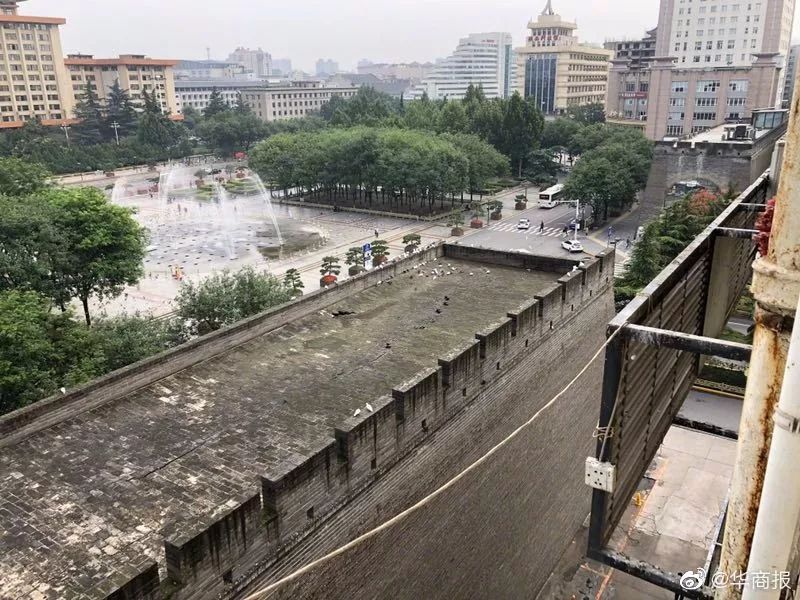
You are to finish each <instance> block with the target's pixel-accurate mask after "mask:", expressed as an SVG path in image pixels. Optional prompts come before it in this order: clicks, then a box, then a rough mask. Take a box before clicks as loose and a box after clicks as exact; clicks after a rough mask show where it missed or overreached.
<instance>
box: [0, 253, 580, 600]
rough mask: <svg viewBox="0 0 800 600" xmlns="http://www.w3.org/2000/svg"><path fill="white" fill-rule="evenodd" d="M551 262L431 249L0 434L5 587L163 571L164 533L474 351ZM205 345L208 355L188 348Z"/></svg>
mask: <svg viewBox="0 0 800 600" xmlns="http://www.w3.org/2000/svg"><path fill="white" fill-rule="evenodd" d="M445 248H446V247H445ZM437 255H438V256H439V258H438V259H437V258H435V257H436V256H437ZM524 260H526V261H527V260H532V259H529V258H525V259H524ZM549 260H550V261H551V262H552V261H553V259H549ZM555 262H557V263H559V264H558V266H555V265H550V268H558V269H560V270H561V271H562V272H561V273H556V272H549V271H537V270H536V269H533V270H532V269H525V268H513V267H510V266H501V265H499V264H487V263H486V262H472V261H468V260H459V259H455V258H452V257H447V256H446V255H444V254H442V252H441V247H440V248H434V249H432V250H429V251H426V253H424V254H421V255H418V256H415V257H414V258H411V259H407V260H405V261H403V262H400V263H398V264H397V266H396V267H395V266H394V265H393V266H392V267H391V268H390V269H387V270H386V275H382V272H374V273H369V274H366V275H364V276H362V279H360V280H359V279H356V280H350V281H348V282H345V284H343V286H344V285H349V286H350V287H347V288H344V287H341V286H340V287H341V290H340V291H341V294H342V295H339V296H333V297H334V298H339V300H338V301H335V302H334V303H332V304H325V303H324V300H325V298H326V297H330V296H325V295H324V294H330V293H332V292H330V291H329V292H321V291H320V292H313V293H312V294H310V295H307V296H305V297H304V298H303V299H301V300H300V301H299V303H298V304H295V305H291V306H289V307H285V308H282V309H278V311H283V310H286V311H288V310H290V309H291V310H295V309H297V310H300V309H302V310H303V311H304V312H303V313H302V314H300V315H299V316H297V317H296V318H292V317H291V315H292V314H294V313H288V314H289V316H287V315H286V314H284V313H282V312H278V316H280V317H282V318H281V319H279V320H275V321H270V323H274V324H273V325H271V326H270V327H271V328H266V326H265V325H263V323H264V321H263V320H260V319H263V318H264V317H263V316H262V317H257V318H256V319H255V320H253V321H252V322H251V323H248V324H245V325H240V326H237V327H235V328H234V333H231V332H218V333H217V334H212V336H210V338H211V339H210V340H209V339H205V340H201V341H200V342H197V343H195V344H194V345H193V346H192V347H191V348H190V349H189V350H188V351H186V350H184V354H183V355H181V354H180V351H181V349H178V351H177V354H176V351H172V354H171V355H170V356H169V357H168V358H169V359H170V360H176V356H177V357H178V360H180V356H185V355H186V354H185V353H186V352H195V353H194V354H191V360H193V361H194V362H191V363H189V364H187V365H185V366H184V368H182V369H181V370H175V369H173V371H172V372H171V374H169V372H167V373H164V374H163V375H164V376H163V377H162V378H156V377H153V382H152V383H149V384H148V385H142V383H139V385H138V387H136V386H135V385H133V384H131V385H130V386H129V385H121V384H120V385H118V387H117V388H115V389H117V390H124V391H120V392H117V393H116V394H115V393H114V392H113V391H112V392H105V393H106V394H107V395H108V396H109V397H108V398H104V399H103V400H102V402H100V403H98V404H96V405H93V407H91V408H84V409H83V410H78V409H72V410H73V411H74V414H73V413H72V412H70V413H66V414H62V415H61V416H60V417H59V418H58V419H54V418H52V416H49V413H47V412H40V413H36V415H37V416H38V417H39V418H44V419H45V420H46V421H47V422H45V423H44V424H42V425H41V426H40V427H39V429H38V430H37V429H35V428H34V429H33V430H28V431H26V432H24V433H23V434H20V433H18V432H17V431H16V430H12V431H11V434H9V435H5V436H4V437H3V438H0V446H5V447H3V450H2V452H1V453H0V531H2V532H3V535H2V536H0V565H1V568H0V589H2V590H3V593H4V594H8V595H10V596H11V597H14V598H27V597H29V595H31V594H32V593H33V591H34V590H37V589H38V590H39V591H45V592H46V594H45V595H46V596H49V595H52V596H53V597H67V598H78V597H80V598H90V597H105V596H106V595H107V594H108V593H110V592H112V591H114V590H116V589H117V588H118V587H119V586H120V585H123V584H125V583H126V582H127V581H129V580H130V579H131V578H132V577H133V576H135V575H137V574H138V573H139V570H140V569H141V568H142V565H143V564H148V563H151V562H153V561H156V560H159V561H163V558H162V557H163V548H164V546H163V544H164V539H165V538H166V539H170V537H171V536H172V537H174V536H177V535H178V534H180V535H184V534H185V533H186V531H187V530H196V529H197V527H200V526H202V525H203V524H206V526H207V524H208V523H210V522H213V520H214V519H215V518H219V515H220V514H223V513H225V512H226V511H229V510H230V509H231V508H232V507H233V506H235V505H236V503H237V500H239V499H240V498H241V497H242V496H243V495H246V494H248V493H250V494H252V493H253V492H254V491H255V490H257V489H258V485H259V477H260V476H266V477H276V478H277V477H279V476H281V475H282V474H283V473H284V472H285V471H286V470H287V469H292V468H294V467H296V466H298V465H302V464H304V462H306V461H308V460H309V459H310V457H313V456H315V455H316V454H317V453H318V452H320V451H321V450H322V449H324V448H326V447H328V446H329V445H330V444H331V443H332V439H333V436H334V428H337V427H344V426H345V424H346V423H348V422H351V421H352V420H353V418H354V412H355V411H356V410H357V409H360V410H361V411H363V412H368V410H369V409H367V408H365V407H366V404H367V403H369V402H372V403H376V405H377V402H378V400H379V399H380V398H384V397H387V396H389V397H390V396H391V394H392V389H393V388H395V387H397V386H401V385H403V384H404V382H407V381H408V380H409V379H411V378H413V377H414V376H416V375H418V374H419V373H420V372H423V371H425V370H427V369H430V368H431V367H436V366H437V360H438V359H440V358H441V357H443V356H446V355H448V353H450V352H452V350H453V349H454V348H459V347H463V346H464V344H466V343H469V342H473V343H474V340H475V335H476V331H479V330H481V329H483V328H485V327H486V326H488V325H490V324H493V323H498V322H501V321H502V320H503V319H504V318H505V317H506V315H507V312H508V311H513V310H515V309H516V308H518V307H520V306H522V305H524V304H525V303H526V302H531V301H532V300H533V298H534V295H536V294H538V293H542V292H543V291H544V290H549V291H552V288H553V287H555V288H556V289H558V286H557V285H555V286H554V284H555V283H556V280H557V279H558V278H559V277H560V276H561V275H563V272H564V271H566V270H568V269H569V267H568V266H565V265H566V264H567V262H568V261H555ZM391 269H396V270H395V271H391ZM390 272H394V273H395V276H394V277H391V276H390ZM378 277H383V278H384V279H378ZM359 281H362V282H363V283H362V284H359V283H358V282H359ZM337 289H339V288H337ZM345 290H349V291H350V293H349V295H347V294H346V292H345ZM559 294H560V292H559ZM559 297H560V295H559ZM304 307H305V308H304ZM253 323H255V324H253ZM259 327H262V328H259ZM244 331H252V332H253V333H252V334H249V338H247V337H245V338H243V337H241V334H242V332H244ZM215 340H217V341H215ZM219 340H223V341H222V342H218V341H219ZM243 340H244V341H243ZM215 343H221V344H223V345H221V346H218V347H217V348H216V350H215V351H213V352H215V353H211V354H210V355H208V356H203V355H202V354H197V353H196V350H197V349H198V348H208V347H209V344H210V345H211V346H212V347H213V345H214V344H215ZM184 360H189V359H184ZM167 362H168V360H167V359H165V358H159V357H156V358H154V359H150V362H149V363H148V364H151V365H153V366H152V368H154V369H157V368H166V367H165V366H164V365H166V363H167ZM148 368H151V367H148ZM130 372H131V373H133V374H134V378H135V377H136V376H139V377H141V374H142V369H139V371H136V370H135V369H134V370H133V371H130ZM160 375H161V374H159V376H160ZM120 377H121V376H117V377H116V381H119V379H120ZM113 379H114V376H112V377H111V378H110V379H109V380H113ZM109 385H115V384H113V383H112V384H109ZM80 399H81V397H80V396H78V400H80ZM54 401H55V402H63V401H64V400H63V398H59V399H54ZM45 402H48V401H45ZM52 406H58V405H52ZM62 408H63V406H62ZM28 409H36V405H33V406H31V407H28ZM41 410H49V409H41ZM25 411H26V409H23V410H22V411H17V413H20V412H22V413H23V414H24V413H25ZM17 413H12V415H11V416H14V415H15V414H17ZM14 418H16V419H19V418H20V417H19V416H16V417H14ZM4 419H6V422H7V419H8V416H7V417H5V418H4ZM0 420H2V419H0ZM32 420H33V418H31V419H29V420H28V421H27V422H26V421H25V419H24V418H23V425H25V426H28V425H29V424H30V422H31V421H32ZM162 567H163V565H162Z"/></svg>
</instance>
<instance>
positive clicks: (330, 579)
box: [231, 288, 613, 600]
mask: <svg viewBox="0 0 800 600" xmlns="http://www.w3.org/2000/svg"><path fill="white" fill-rule="evenodd" d="M612 315H613V297H612V294H611V291H610V289H609V288H606V290H605V291H600V293H596V294H593V298H592V300H591V301H589V302H588V303H587V305H586V306H582V307H581V308H580V309H579V310H576V311H574V312H570V313H568V314H565V320H564V321H562V322H559V323H558V324H557V325H556V327H555V328H554V329H553V330H552V331H550V330H549V327H548V328H547V329H546V330H544V331H542V330H541V329H540V328H538V327H536V326H530V327H528V328H526V329H527V330H521V331H520V332H519V334H518V335H517V336H515V337H514V338H513V340H512V342H511V344H510V346H509V347H507V348H506V349H505V352H501V357H502V361H501V371H502V376H501V377H498V378H496V379H495V380H494V381H493V382H492V383H488V384H486V385H484V386H481V383H480V380H479V379H478V378H479V377H481V374H480V371H478V372H475V373H474V374H473V376H472V378H471V379H470V381H468V382H467V384H468V385H474V386H475V387H476V388H477V389H479V390H480V391H479V392H478V393H477V394H476V395H475V396H474V397H471V398H469V399H468V400H469V402H468V403H466V405H465V408H464V409H463V410H461V411H460V412H459V413H458V414H457V415H455V416H453V417H452V418H451V419H450V420H449V421H447V422H446V423H444V424H442V426H441V427H440V428H439V429H437V430H435V431H433V432H432V434H431V435H429V436H427V437H426V438H425V439H424V441H423V442H422V443H421V445H419V446H418V447H417V448H416V449H415V450H414V452H412V453H411V454H409V455H408V456H407V457H406V458H405V459H403V460H401V461H400V462H399V463H398V464H396V465H395V466H393V467H392V468H391V469H390V470H389V471H388V472H387V473H385V474H384V475H382V476H381V477H380V478H379V479H378V480H377V481H376V483H375V484H374V485H373V486H371V487H370V488H368V489H367V490H365V491H364V492H362V494H361V495H359V497H357V498H355V499H353V500H352V501H351V502H350V503H348V504H347V505H346V506H344V507H343V508H342V509H341V510H340V511H339V512H337V513H336V514H335V515H333V516H332V517H331V518H330V519H328V520H326V521H325V522H324V523H322V524H320V525H319V526H318V527H317V528H315V530H314V531H313V533H311V534H310V535H309V536H308V537H307V538H306V539H304V540H303V541H301V542H299V543H298V544H297V545H296V546H295V547H294V548H293V549H292V550H291V551H290V552H288V553H287V554H286V555H284V556H282V557H281V558H280V560H278V561H277V562H276V561H274V560H272V559H268V560H266V561H264V562H263V563H262V564H261V565H259V566H257V567H255V568H254V569H253V570H252V571H251V574H250V576H249V577H248V576H243V578H242V581H241V583H240V585H239V586H238V587H237V589H238V590H240V591H241V595H239V596H237V595H235V594H234V595H232V596H231V597H241V596H242V595H244V594H246V593H250V592H252V591H254V590H255V589H257V588H258V585H261V584H264V583H266V582H271V581H274V580H276V579H278V578H280V576H282V575H286V574H288V573H290V572H292V571H293V570H295V569H296V568H298V567H300V566H302V565H304V564H307V563H308V562H310V560H312V559H313V558H316V557H319V556H321V555H323V554H324V553H326V552H328V551H330V550H333V549H335V548H336V547H338V546H340V545H342V544H343V543H345V542H346V541H348V540H349V539H352V538H353V537H355V536H357V535H359V534H361V533H364V532H365V531H367V530H368V529H370V528H372V527H374V526H376V525H378V524H380V523H382V522H383V521H385V520H386V519H387V518H389V517H391V516H393V515H394V514H396V513H398V512H400V511H401V510H403V509H405V508H407V507H408V506H409V505H410V504H412V503H413V502H415V501H417V500H419V499H420V498H421V497H423V496H424V495H425V494H426V493H428V492H430V491H431V490H433V489H435V487H436V486H438V485H441V484H442V483H444V482H445V481H447V480H448V479H449V478H450V477H452V476H453V475H455V474H456V473H457V472H458V471H459V470H460V469H462V468H463V467H465V466H466V465H468V464H469V463H470V462H472V461H473V460H475V459H476V458H478V457H479V456H480V455H481V454H482V453H484V452H485V451H486V450H487V449H489V448H490V447H492V446H493V445H494V444H496V443H497V442H498V441H499V440H500V439H502V438H503V437H504V436H506V435H507V434H508V433H509V432H510V431H512V430H513V429H515V428H516V427H517V426H518V425H519V424H520V423H522V422H523V421H525V420H526V419H527V418H529V417H530V416H531V415H532V414H533V413H535V412H536V411H537V410H538V409H539V408H540V407H541V406H542V405H544V404H545V403H546V402H547V401H548V400H549V399H550V398H551V397H552V396H553V395H554V394H555V393H556V392H558V391H559V390H560V389H561V388H562V387H563V386H564V385H565V384H566V383H567V382H568V381H569V380H570V379H571V378H572V377H574V375H575V374H576V372H577V370H578V369H579V368H580V367H581V366H583V365H584V364H585V363H586V362H587V361H588V360H589V358H590V357H591V355H592V354H593V353H594V350H595V349H596V348H597V347H599V345H600V344H601V343H602V341H603V339H604V330H605V324H606V323H607V321H608V319H609V318H610V317H611V316H612ZM528 336H530V337H528ZM526 340H528V341H529V342H531V341H533V344H531V343H529V344H528V348H529V349H530V350H529V351H526V350H525V341H526ZM495 358H496V357H493V358H492V360H493V361H494V362H493V364H492V365H489V366H490V367H491V368H496V360H495ZM601 378H602V360H598V361H597V362H596V363H595V364H594V366H593V367H592V368H591V369H589V370H588V372H587V373H586V374H585V375H584V376H583V377H582V378H581V380H580V381H579V382H578V385H576V386H575V387H574V388H572V389H571V390H570V392H569V393H568V394H567V395H565V396H564V397H563V398H562V399H561V400H560V401H559V402H558V404H556V405H555V406H554V407H553V408H551V409H549V410H548V411H547V412H545V413H543V415H542V417H541V418H540V419H539V420H538V421H536V422H535V423H534V424H533V425H532V426H531V427H530V428H528V429H526V430H525V431H524V432H523V433H522V434H521V435H520V436H519V437H517V438H515V440H514V441H512V442H511V443H510V444H509V445H507V446H506V447H505V448H504V449H503V450H501V451H500V452H499V453H497V454H495V455H494V456H493V457H491V458H490V459H489V460H488V461H487V462H486V463H484V464H483V465H482V466H481V467H479V468H478V469H477V470H476V471H474V472H473V473H471V474H470V475H468V476H467V477H466V478H465V479H463V480H461V481H460V482H459V483H458V484H456V485H455V486H454V487H452V488H450V489H449V490H448V491H446V492H445V493H444V494H443V495H441V496H439V497H438V498H436V499H435V500H434V501H433V502H432V503H431V504H429V505H428V506H426V507H424V508H422V509H421V510H419V511H418V512H415V513H413V514H412V515H411V516H410V517H408V518H407V519H405V520H404V521H402V522H401V523H399V524H398V525H395V526H393V527H392V528H390V529H388V530H387V531H385V532H383V533H380V534H379V535H378V536H377V537H374V538H372V539H370V540H368V541H367V542H365V543H364V544H362V545H360V546H358V547H356V548H355V549H352V550H350V551H348V552H347V553H345V554H343V555H341V556H339V557H337V558H336V559H334V560H333V561H331V562H329V563H326V564H325V565H323V566H321V567H319V568H317V569H315V570H314V571H312V572H310V573H308V574H306V575H304V576H302V577H301V578H300V579H299V580H297V581H295V582H292V583H290V584H287V585H285V586H284V587H281V588H279V589H278V590H277V591H275V592H273V593H272V594H270V595H269V596H268V597H269V598H286V599H289V598H346V597H355V596H358V597H363V598H398V599H409V600H417V599H419V598H426V599H428V598H432V599H437V598H441V599H451V598H476V599H483V598H485V599H487V600H488V599H496V598H503V599H506V598H508V599H516V598H519V599H528V598H532V597H535V595H536V592H537V591H538V589H539V588H540V586H541V585H542V583H543V582H544V580H545V579H546V577H547V576H548V575H549V573H550V572H551V570H552V568H553V567H554V566H555V564H556V561H557V559H558V557H559V556H560V554H561V553H562V552H563V551H564V550H565V548H566V545H567V544H569V543H570V541H571V539H572V535H573V533H574V532H575V531H576V530H577V528H578V527H579V526H580V523H581V522H582V521H583V519H584V518H585V516H586V514H587V513H588V508H589V499H590V493H589V492H590V491H589V489H588V488H587V487H586V486H585V484H584V483H583V468H582V465H583V461H584V459H585V457H586V456H587V455H589V454H590V453H591V452H592V449H593V439H592V433H593V430H594V426H595V425H596V414H597V405H598V402H599V396H600V389H599V388H600V381H601ZM461 383H463V381H461V382H460V383H459V384H461ZM458 395H459V396H460V390H459V394H458ZM256 574H258V576H256ZM245 582H247V583H248V584H249V585H244V583H245Z"/></svg>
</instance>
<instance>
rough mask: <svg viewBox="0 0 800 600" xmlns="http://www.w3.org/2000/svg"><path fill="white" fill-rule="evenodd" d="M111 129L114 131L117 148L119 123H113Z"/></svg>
mask: <svg viewBox="0 0 800 600" xmlns="http://www.w3.org/2000/svg"><path fill="white" fill-rule="evenodd" d="M111 127H112V128H113V129H114V137H115V138H117V146H119V123H117V122H116V121H114V122H113V123H112V124H111Z"/></svg>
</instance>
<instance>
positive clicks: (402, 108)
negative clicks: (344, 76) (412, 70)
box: [320, 85, 544, 175]
mask: <svg viewBox="0 0 800 600" xmlns="http://www.w3.org/2000/svg"><path fill="white" fill-rule="evenodd" d="M320 116H321V117H322V118H323V119H324V120H325V121H326V122H328V123H330V124H331V125H333V126H340V127H353V126H356V125H366V126H369V127H403V128H407V129H421V130H428V131H434V132H436V133H451V134H473V135H477V136H478V137H480V138H481V139H482V140H484V141H485V142H488V143H490V144H491V145H492V146H494V147H495V148H496V149H497V150H498V151H499V152H501V153H502V154H505V155H506V156H507V157H508V158H509V159H510V161H511V164H512V165H513V167H514V172H515V173H517V174H518V175H521V174H522V171H523V169H524V168H525V165H526V162H527V157H528V154H529V153H530V152H531V150H533V149H535V148H536V147H537V145H538V142H539V138H540V136H541V133H542V128H543V127H544V118H543V116H542V113H541V111H540V110H539V109H538V107H536V105H535V103H534V102H533V101H532V100H530V99H529V100H523V98H522V97H521V96H520V95H519V94H518V93H516V92H515V93H514V94H513V95H512V96H511V97H510V98H507V99H506V98H497V99H487V98H486V96H485V94H484V93H483V89H482V88H481V87H476V86H472V85H470V86H469V88H468V89H467V92H466V95H465V97H464V98H463V99H462V100H447V99H444V100H436V101H433V100H430V99H429V98H428V97H427V95H423V97H422V98H421V99H420V100H413V101H410V102H404V101H403V100H397V99H395V98H392V97H391V96H388V95H387V94H382V93H380V92H377V91H375V90H374V89H373V88H369V87H362V88H361V89H360V90H359V91H358V93H357V94H356V95H355V96H353V97H351V98H347V99H345V98H342V97H339V96H334V97H333V98H332V99H331V101H330V102H328V103H327V104H326V105H324V106H323V107H322V109H321V110H320Z"/></svg>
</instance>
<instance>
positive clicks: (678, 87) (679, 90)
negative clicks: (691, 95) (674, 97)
mask: <svg viewBox="0 0 800 600" xmlns="http://www.w3.org/2000/svg"><path fill="white" fill-rule="evenodd" d="M688 88H689V82H688V81H673V82H672V93H673V94H685V93H686V90H687V89H688Z"/></svg>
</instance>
